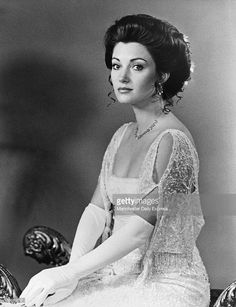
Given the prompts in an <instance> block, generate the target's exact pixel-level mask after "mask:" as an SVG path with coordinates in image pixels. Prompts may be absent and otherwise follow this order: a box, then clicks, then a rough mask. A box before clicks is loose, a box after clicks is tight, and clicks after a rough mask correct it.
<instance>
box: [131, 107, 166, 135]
mask: <svg viewBox="0 0 236 307" xmlns="http://www.w3.org/2000/svg"><path fill="white" fill-rule="evenodd" d="M132 107H133V111H134V114H135V118H136V121H137V125H138V130H139V131H140V132H142V131H144V130H145V129H147V128H148V127H149V126H150V125H151V124H152V123H153V122H154V121H155V120H156V119H157V120H158V121H159V120H161V119H162V118H163V116H165V114H164V113H163V111H162V107H161V104H159V103H158V104H157V103H149V104H146V105H145V107H139V106H136V105H133V106H132Z"/></svg>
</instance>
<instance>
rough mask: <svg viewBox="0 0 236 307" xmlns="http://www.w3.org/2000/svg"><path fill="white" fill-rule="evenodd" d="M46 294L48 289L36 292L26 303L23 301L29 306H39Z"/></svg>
mask: <svg viewBox="0 0 236 307" xmlns="http://www.w3.org/2000/svg"><path fill="white" fill-rule="evenodd" d="M47 296H48V291H47V290H44V291H42V292H41V293H40V294H38V295H37V296H36V297H34V298H32V299H31V301H29V302H28V303H27V302H25V303H26V305H27V307H31V306H34V307H40V306H41V305H42V304H43V303H44V301H45V300H46V298H47Z"/></svg>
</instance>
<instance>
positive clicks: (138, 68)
mask: <svg viewBox="0 0 236 307" xmlns="http://www.w3.org/2000/svg"><path fill="white" fill-rule="evenodd" d="M133 69H134V70H138V71H140V70H143V65H140V64H136V65H134V66H133Z"/></svg>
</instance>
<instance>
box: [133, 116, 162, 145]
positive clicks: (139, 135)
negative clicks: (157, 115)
mask: <svg viewBox="0 0 236 307" xmlns="http://www.w3.org/2000/svg"><path fill="white" fill-rule="evenodd" d="M157 123H158V120H157V119H155V120H154V122H153V123H152V124H151V126H150V127H148V128H147V129H146V130H145V131H144V132H143V133H141V134H138V126H137V127H136V129H135V132H134V136H135V139H136V140H140V139H141V137H143V136H144V135H145V134H146V133H148V132H150V131H151V130H152V129H153V128H154V127H155V126H156V124H157Z"/></svg>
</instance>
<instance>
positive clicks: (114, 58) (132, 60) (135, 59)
mask: <svg viewBox="0 0 236 307" xmlns="http://www.w3.org/2000/svg"><path fill="white" fill-rule="evenodd" d="M112 60H117V61H119V62H120V60H119V59H118V58H116V57H113V58H112ZM137 60H142V61H144V62H147V60H145V59H143V58H134V59H131V60H130V62H134V61H137Z"/></svg>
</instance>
